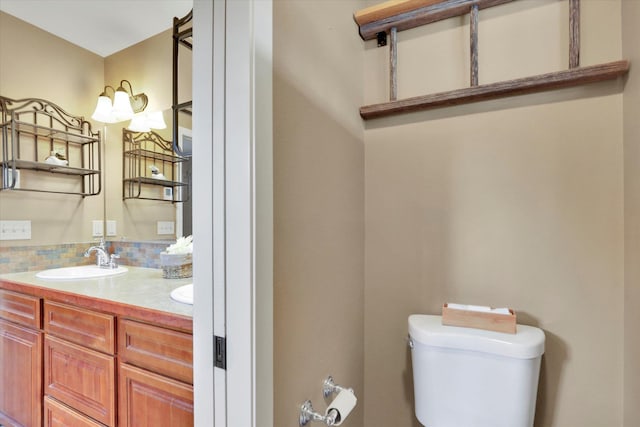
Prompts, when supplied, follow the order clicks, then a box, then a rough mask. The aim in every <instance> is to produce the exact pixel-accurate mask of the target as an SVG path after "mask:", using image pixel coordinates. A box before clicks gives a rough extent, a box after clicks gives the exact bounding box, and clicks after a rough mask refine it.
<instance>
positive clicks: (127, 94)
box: [91, 80, 167, 132]
mask: <svg viewBox="0 0 640 427" xmlns="http://www.w3.org/2000/svg"><path fill="white" fill-rule="evenodd" d="M125 86H128V90H127V89H125ZM108 89H111V91H112V92H113V103H112V102H111V98H109V95H108V94H107V90H108ZM148 102H149V99H148V98H147V95H145V94H144V93H138V94H134V93H133V87H132V86H131V82H130V81H129V80H121V81H120V86H118V88H117V89H114V88H113V87H112V86H105V87H104V91H103V92H102V93H101V94H100V95H99V96H98V102H97V104H96V109H95V111H94V112H93V114H92V115H91V118H92V119H93V120H96V121H98V122H102V123H118V122H122V121H125V120H131V123H130V124H129V127H128V129H129V130H132V131H134V132H149V131H150V130H151V129H164V128H166V127H167V125H166V124H165V122H164V118H163V117H162V112H160V111H154V112H145V111H144V109H145V108H146V107H147V103H148Z"/></svg>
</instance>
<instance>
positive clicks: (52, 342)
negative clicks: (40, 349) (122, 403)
mask: <svg viewBox="0 0 640 427" xmlns="http://www.w3.org/2000/svg"><path fill="white" fill-rule="evenodd" d="M44 389H45V394H46V395H49V396H51V397H54V398H56V399H57V400H58V401H60V402H62V403H65V404H67V405H69V406H71V407H72V408H74V409H76V410H78V411H80V412H82V413H84V414H86V415H88V416H90V417H91V418H93V419H95V420H97V421H100V422H101V423H104V424H106V425H108V426H114V425H115V415H116V414H115V395H116V392H115V361H114V357H113V356H107V355H104V354H102V353H99V352H97V351H93V350H89V349H87V348H83V347H80V346H78V345H76V344H72V343H68V342H65V341H63V340H60V339H57V338H55V337H51V336H48V335H45V339H44Z"/></svg>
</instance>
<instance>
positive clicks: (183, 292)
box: [171, 283, 193, 305]
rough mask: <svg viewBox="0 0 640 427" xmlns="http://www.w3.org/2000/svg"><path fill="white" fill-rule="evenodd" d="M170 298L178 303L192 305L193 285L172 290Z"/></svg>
mask: <svg viewBox="0 0 640 427" xmlns="http://www.w3.org/2000/svg"><path fill="white" fill-rule="evenodd" d="M171 298H173V299H174V300H176V301H178V302H182V303H185V304H192V305H193V283H191V284H189V285H184V286H180V287H179V288H176V289H174V290H172V291H171Z"/></svg>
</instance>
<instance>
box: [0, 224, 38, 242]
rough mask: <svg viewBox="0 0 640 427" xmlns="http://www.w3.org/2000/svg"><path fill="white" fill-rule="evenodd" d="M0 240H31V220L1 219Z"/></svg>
mask: <svg viewBox="0 0 640 427" xmlns="http://www.w3.org/2000/svg"><path fill="white" fill-rule="evenodd" d="M0 240H31V221H0Z"/></svg>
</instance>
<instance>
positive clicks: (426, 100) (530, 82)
mask: <svg viewBox="0 0 640 427" xmlns="http://www.w3.org/2000/svg"><path fill="white" fill-rule="evenodd" d="M510 1H512V0H390V1H387V2H385V3H381V4H379V5H375V6H371V7H368V8H366V9H362V10H360V11H357V12H355V13H354V15H353V19H354V20H355V21H356V23H357V24H358V29H359V32H360V36H361V37H362V38H363V39H364V40H370V39H376V38H377V40H378V46H379V47H380V46H385V45H386V44H387V35H389V36H390V43H389V86H390V87H389V99H390V100H389V101H388V102H383V103H379V104H372V105H366V106H363V107H361V108H360V116H362V118H363V119H365V120H368V119H375V118H378V117H385V116H390V115H394V114H401V113H409V112H413V111H420V110H427V109H431V108H438V107H449V106H454V105H461V104H469V103H472V102H480V101H486V100H490V99H496V98H504V97H507V96H514V95H523V94H529V93H536V92H544V91H549V90H554V89H561V88H566V87H572V86H579V85H584V84H588V83H595V82H600V81H604V80H613V79H617V78H618V77H620V76H622V75H624V74H626V73H627V72H628V71H629V66H630V65H629V61H627V60H620V61H614V62H609V63H606V64H598V65H590V66H586V67H580V0H568V2H569V28H568V29H569V49H568V50H569V52H568V53H569V55H568V59H569V61H568V66H569V68H568V69H567V70H564V71H557V72H551V73H546V74H540V75H536V76H531V77H525V78H519V79H514V80H508V81H503V82H497V83H489V84H483V85H481V84H479V78H478V26H479V19H478V16H479V10H480V9H486V8H489V7H493V6H498V5H500V4H504V3H508V2H510ZM465 14H469V16H470V19H469V24H470V40H469V41H470V47H469V55H470V65H471V67H470V68H471V69H470V73H469V75H470V87H468V88H463V89H457V90H452V91H447V92H440V93H434V94H430V95H422V96H416V97H412V98H406V99H401V100H398V99H397V93H398V71H397V56H398V37H397V33H398V31H402V30H408V29H410V28H415V27H418V26H421V25H425V24H429V23H432V22H436V21H439V20H442V19H447V18H452V17H454V16H460V15H465Z"/></svg>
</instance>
